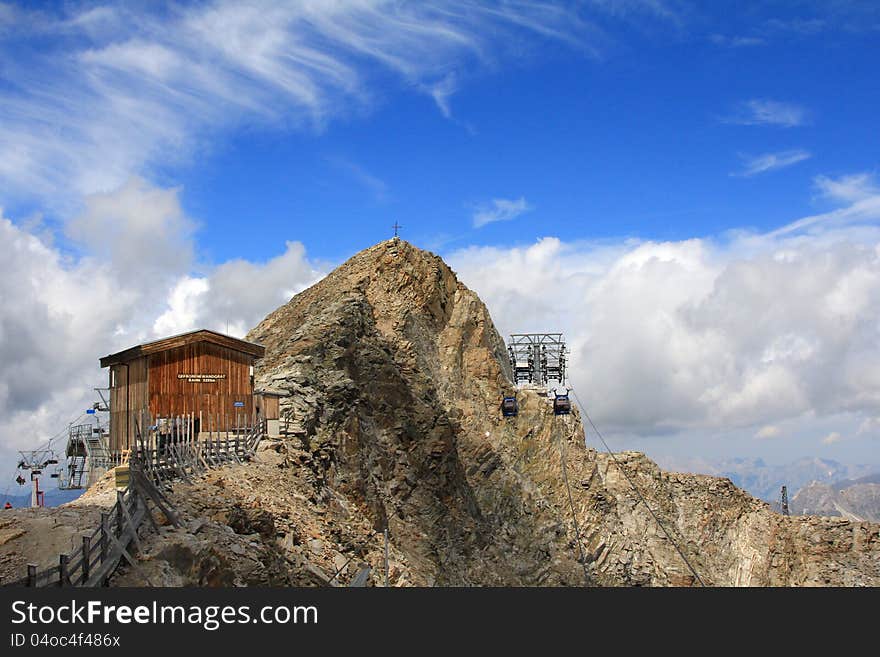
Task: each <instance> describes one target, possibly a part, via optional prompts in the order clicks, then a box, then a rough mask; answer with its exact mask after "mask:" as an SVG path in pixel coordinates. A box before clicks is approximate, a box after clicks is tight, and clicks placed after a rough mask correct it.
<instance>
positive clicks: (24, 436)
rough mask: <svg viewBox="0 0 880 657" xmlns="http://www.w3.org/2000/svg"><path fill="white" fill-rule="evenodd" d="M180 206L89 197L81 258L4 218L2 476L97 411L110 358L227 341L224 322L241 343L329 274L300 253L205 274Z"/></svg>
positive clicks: (80, 229) (80, 228)
mask: <svg viewBox="0 0 880 657" xmlns="http://www.w3.org/2000/svg"><path fill="white" fill-rule="evenodd" d="M178 196H179V190H176V189H158V188H155V187H153V186H151V185H149V184H148V183H146V182H144V181H143V180H140V179H133V180H130V181H128V182H126V183H125V184H124V185H123V186H122V187H121V188H120V189H119V190H117V191H116V192H112V193H106V194H97V195H94V196H92V197H87V198H86V199H85V203H84V205H85V209H84V211H83V213H82V214H81V215H80V216H78V217H77V218H76V219H74V220H73V221H72V222H71V223H70V225H69V232H70V233H71V235H73V236H75V237H76V238H77V239H79V240H81V241H82V243H83V246H84V247H85V248H88V249H91V251H90V252H88V253H86V255H81V256H76V255H72V254H69V253H64V252H62V251H61V250H60V249H59V248H57V247H55V246H53V245H52V244H50V243H47V242H45V241H43V240H41V239H40V238H39V237H38V236H37V235H36V234H35V233H36V232H41V231H42V227H41V226H40V225H39V223H34V225H33V226H32V227H31V229H30V230H29V229H28V228H25V227H23V226H17V225H15V224H14V223H12V222H11V221H10V220H9V219H7V218H4V217H2V216H0V243H2V244H3V245H4V251H3V254H4V256H3V275H2V276H0V299H2V300H3V303H2V304H0V363H2V367H0V466H3V465H4V464H5V465H7V466H8V465H9V463H14V462H15V461H13V460H12V457H11V454H10V453H11V452H14V450H16V449H25V448H32V447H33V446H35V445H37V444H40V443H43V442H45V441H46V439H47V438H48V437H50V436H52V435H53V434H56V433H58V431H59V430H61V432H62V434H63V432H64V430H65V429H66V425H67V422H69V421H70V420H71V419H73V416H75V415H76V414H77V413H76V411H77V409H80V410H81V411H82V410H85V409H86V408H88V407H89V406H90V405H91V403H92V402H93V401H95V400H96V397H95V393H94V392H93V390H92V388H94V387H100V386H103V385H105V384H106V380H107V373H106V370H101V369H100V368H99V364H98V359H99V358H100V357H101V356H104V355H106V354H108V353H112V352H114V351H116V350H119V349H124V348H126V347H130V346H132V345H134V344H137V343H139V342H141V341H143V340H145V339H151V338H155V337H160V336H162V335H168V334H170V333H176V332H180V331H184V330H188V329H192V328H197V327H206V328H213V329H216V330H220V331H225V330H226V327H227V322H228V326H229V332H230V333H232V334H234V335H239V336H242V335H244V333H245V332H246V331H247V330H248V329H250V328H251V327H252V326H254V325H255V324H256V323H257V322H258V321H259V320H261V319H262V318H263V317H264V316H265V315H266V314H268V313H269V312H270V311H272V310H274V309H275V308H276V307H278V306H279V305H281V304H283V303H285V302H286V301H287V300H288V299H289V298H290V297H291V296H292V295H293V294H294V293H295V292H298V291H300V290H301V289H303V288H304V287H306V286H307V285H309V284H311V283H312V282H314V281H316V280H317V279H318V278H320V276H321V275H322V273H321V272H320V271H319V270H318V269H317V268H316V267H315V266H313V265H312V264H310V263H309V261H308V259H307V257H306V254H305V249H304V248H303V246H302V245H301V244H299V243H296V242H288V243H287V245H286V249H285V251H284V253H283V254H281V255H279V256H277V257H275V258H272V259H270V260H269V261H267V262H264V263H254V262H248V261H245V260H233V261H229V262H226V263H222V264H220V265H219V266H216V267H212V266H197V265H196V263H194V262H193V255H192V254H193V244H192V238H191V235H190V229H191V227H192V222H191V221H190V220H189V219H188V218H187V217H186V215H185V214H184V213H183V211H182V210H181V207H180V203H179V198H178ZM111 247H113V248H111ZM196 267H197V268H198V269H201V270H202V271H203V273H201V274H193V273H192V271H193V269H194V268H196ZM62 437H63V436H62ZM56 447H63V440H61V442H60V444H56ZM0 474H2V475H5V474H8V472H0Z"/></svg>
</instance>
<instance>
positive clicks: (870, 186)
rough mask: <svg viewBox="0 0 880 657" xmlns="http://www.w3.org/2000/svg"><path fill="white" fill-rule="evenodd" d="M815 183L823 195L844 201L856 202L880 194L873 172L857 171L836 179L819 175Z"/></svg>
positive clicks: (879, 187)
mask: <svg viewBox="0 0 880 657" xmlns="http://www.w3.org/2000/svg"><path fill="white" fill-rule="evenodd" d="M813 184H814V185H815V186H816V188H817V189H818V190H819V192H820V194H822V196H824V197H826V198H829V199H831V200H833V201H840V202H844V203H854V202H856V201H862V200H865V199H867V198H870V197H872V196H877V195H878V194H880V186H878V185H877V181H876V180H875V177H874V174H873V173H856V174H851V175H848V176H841V177H840V178H836V179H835V178H829V177H827V176H817V177H816V178H815V179H814V180H813Z"/></svg>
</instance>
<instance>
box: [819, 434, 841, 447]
mask: <svg viewBox="0 0 880 657" xmlns="http://www.w3.org/2000/svg"><path fill="white" fill-rule="evenodd" d="M841 440H843V436H841V435H840V434H839V433H838V432H836V431H832V432H831V433H829V434H828V435H827V436H825V437H824V438H823V439H822V444H823V445H833V444H834V443H839V442H840V441H841Z"/></svg>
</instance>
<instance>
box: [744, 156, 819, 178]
mask: <svg viewBox="0 0 880 657" xmlns="http://www.w3.org/2000/svg"><path fill="white" fill-rule="evenodd" d="M741 157H742V159H743V169H742V171H738V172H735V173H731V174H730V175H731V176H738V177H745V178H749V177H751V176H757V175H758V174H760V173H766V172H768V171H775V170H777V169H784V168H785V167H790V166H791V165H793V164H797V163H798V162H803V161H804V160H807V159H809V158H810V157H812V156H811V154H810V153H808V152H807V151H803V150H791V151H780V152H779V153H764V154H762V155H755V156H741Z"/></svg>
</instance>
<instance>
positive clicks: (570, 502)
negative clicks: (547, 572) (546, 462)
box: [553, 415, 590, 586]
mask: <svg viewBox="0 0 880 657" xmlns="http://www.w3.org/2000/svg"><path fill="white" fill-rule="evenodd" d="M553 417H554V418H555V417H556V416H555V415H554V416H553ZM571 437H574V433H572V434H571ZM559 459H560V461H562V480H563V481H564V482H565V490H566V492H567V493H568V506H569V508H570V509H571V519H572V521H573V522H574V535H575V538H576V539H577V544H578V552H579V553H580V557H581V558H580V562H581V567H582V568H583V569H584V584H585V585H586V586H589V585H590V573H589V571H588V570H587V556H586V554H584V544H583V543H582V542H581V528H580V525H578V520H577V513H575V510H574V499H573V498H572V496H571V486H570V485H569V483H568V467H567V466H566V460H567V457H566V454H565V441H564V440H563V439H561V438H560V440H559Z"/></svg>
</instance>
